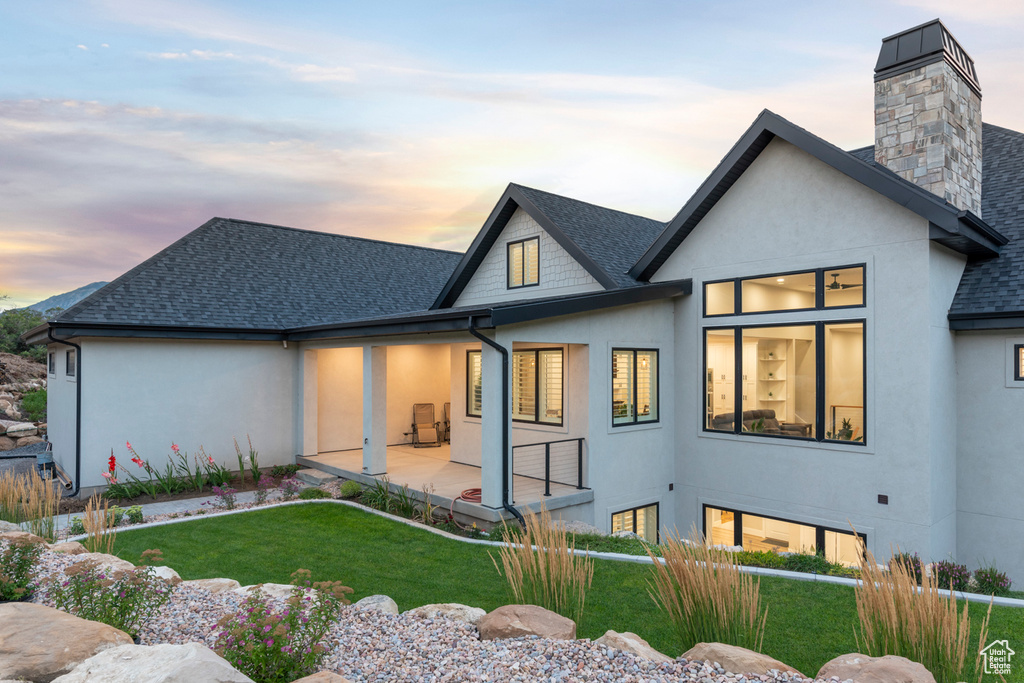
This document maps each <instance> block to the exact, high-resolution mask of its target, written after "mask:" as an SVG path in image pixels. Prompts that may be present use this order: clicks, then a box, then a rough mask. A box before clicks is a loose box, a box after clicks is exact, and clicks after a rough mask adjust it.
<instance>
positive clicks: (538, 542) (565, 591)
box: [491, 508, 594, 624]
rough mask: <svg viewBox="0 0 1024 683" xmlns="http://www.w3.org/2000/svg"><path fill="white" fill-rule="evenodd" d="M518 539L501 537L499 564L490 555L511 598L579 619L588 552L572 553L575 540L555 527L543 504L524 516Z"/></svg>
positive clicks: (589, 577)
mask: <svg viewBox="0 0 1024 683" xmlns="http://www.w3.org/2000/svg"><path fill="white" fill-rule="evenodd" d="M519 541H520V543H519V544H515V543H513V542H512V541H511V540H507V541H505V545H504V546H502V548H501V549H500V550H499V555H500V557H501V567H498V562H497V561H496V560H495V559H494V556H491V561H492V562H494V567H495V569H497V570H498V573H500V574H502V575H503V576H504V578H505V580H506V581H507V582H508V586H509V592H510V594H511V597H512V600H513V601H514V602H516V603H519V604H523V603H525V604H530V605H539V606H541V607H543V608H545V609H549V610H551V611H552V612H557V613H558V614H561V615H562V616H564V617H568V618H570V619H572V620H573V621H575V622H576V623H577V624H578V623H580V621H581V620H582V618H583V605H584V601H585V599H586V595H587V589H588V588H590V584H591V582H592V581H593V579H594V561H593V560H592V559H591V558H590V555H589V554H587V555H584V556H580V555H576V554H575V550H576V541H575V540H573V541H570V540H569V534H567V533H566V532H565V531H562V530H561V529H559V528H557V527H555V526H554V525H553V524H552V523H551V515H550V514H549V513H548V511H547V510H545V509H543V508H541V511H540V514H539V515H535V514H530V515H527V516H526V527H525V529H523V533H522V535H521V536H520V537H519ZM531 546H532V547H531Z"/></svg>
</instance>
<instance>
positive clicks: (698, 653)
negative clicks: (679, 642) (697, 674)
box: [682, 643, 807, 678]
mask: <svg viewBox="0 0 1024 683" xmlns="http://www.w3.org/2000/svg"><path fill="white" fill-rule="evenodd" d="M682 656H683V657H684V658H685V659H687V660H691V659H697V660H701V661H705V662H713V663H715V664H717V665H718V666H720V667H722V668H723V669H725V670H726V671H728V672H729V673H734V674H757V675H758V676H761V675H764V674H766V673H768V672H769V671H788V672H790V673H795V674H797V675H799V676H800V677H801V678H807V677H806V676H804V675H803V674H802V673H800V672H799V671H797V670H796V669H794V668H793V667H791V666H789V665H788V664H783V663H782V662H780V661H779V660H777V659H772V658H771V657H769V656H768V655H763V654H761V653H760V652H754V651H753V650H748V649H746V648H743V647H737V646H736V645H726V644H725V643H697V644H696V645H695V646H693V647H692V648H690V649H689V650H687V651H686V652H684V653H683V655H682Z"/></svg>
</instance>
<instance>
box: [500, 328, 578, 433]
mask: <svg viewBox="0 0 1024 683" xmlns="http://www.w3.org/2000/svg"><path fill="white" fill-rule="evenodd" d="M540 351H558V352H559V353H561V354H562V414H561V415H560V416H559V418H558V422H550V421H541V420H540V419H539V418H538V412H539V410H540V382H538V381H537V378H538V377H539V376H540V355H539V352H540ZM517 353H533V359H534V367H535V368H537V370H536V372H535V373H534V378H533V419H532V420H523V419H520V418H516V417H513V418H512V421H513V422H521V423H523V424H531V425H547V426H549V427H561V426H563V425H564V424H565V357H566V355H567V354H566V349H564V348H562V347H561V346H538V347H536V348H530V349H513V350H512V352H511V354H512V355H513V356H514V355H515V354H517ZM509 371H510V372H511V371H512V367H511V359H510V367H509ZM481 381H482V380H481ZM513 381H514V379H513ZM510 391H511V387H510ZM508 398H509V401H511V400H512V396H511V395H510V396H509V397H508ZM480 403H481V405H482V404H483V397H481V401H480ZM509 410H510V412H511V405H510V406H509Z"/></svg>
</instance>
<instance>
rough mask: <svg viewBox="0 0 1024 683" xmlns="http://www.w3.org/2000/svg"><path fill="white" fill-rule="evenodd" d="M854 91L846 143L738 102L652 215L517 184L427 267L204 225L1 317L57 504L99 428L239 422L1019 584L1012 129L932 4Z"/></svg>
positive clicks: (1018, 229)
mask: <svg viewBox="0 0 1024 683" xmlns="http://www.w3.org/2000/svg"><path fill="white" fill-rule="evenodd" d="M874 78H875V93H876V97H875V111H874V112H873V114H870V115H872V116H873V120H874V122H875V143H874V145H873V146H871V147H865V148H862V149H856V150H852V151H844V150H842V149H839V148H837V147H835V146H834V145H831V144H830V143H828V142H827V141H825V140H823V139H821V138H819V137H817V136H815V135H814V134H813V133H811V132H808V131H806V130H803V129H801V128H799V127H798V126H796V125H794V124H793V123H791V122H789V121H787V120H785V119H783V118H782V117H779V116H777V115H775V114H773V113H771V112H768V111H765V112H763V113H762V114H761V115H760V116H759V117H758V118H757V119H756V120H755V121H754V122H753V124H752V125H751V127H750V128H749V129H748V130H747V131H746V132H745V133H744V134H743V135H742V136H741V137H740V138H739V140H738V142H737V143H736V145H735V146H734V147H733V148H732V149H731V150H730V151H729V153H728V154H727V155H726V157H725V158H724V159H723V160H722V162H721V163H720V164H719V165H718V166H717V167H716V168H715V169H714V170H713V171H712V172H711V174H710V175H709V176H708V178H707V180H706V181H705V182H704V183H703V184H702V185H701V187H700V188H699V189H698V191H697V192H696V194H694V196H693V197H691V198H690V199H689V201H687V202H686V203H685V205H684V206H683V207H682V209H681V210H680V211H679V213H678V214H677V215H676V216H675V217H674V218H672V219H671V220H670V221H668V222H667V223H661V222H659V221H655V220H651V219H648V218H643V217H639V216H634V215H630V214H627V213H623V212H619V211H614V210H611V209H606V208H602V207H598V206H594V205H592V204H587V203H584V202H580V201H576V200H573V199H568V198H565V197H560V196H558V195H554V194H550V193H547V192H543V191H540V190H536V189H532V188H527V187H522V186H519V185H509V186H508V188H507V189H506V190H505V192H504V193H503V194H502V195H501V197H500V198H499V200H498V202H497V203H496V205H495V207H494V210H493V211H492V212H491V214H490V216H489V217H488V218H487V220H486V222H485V223H484V225H483V227H482V228H481V230H480V232H479V233H478V234H477V236H476V239H475V240H474V241H473V243H472V245H471V246H470V248H469V250H468V251H467V252H466V253H465V254H461V255H460V254H454V253H450V252H443V251H437V250H431V249H424V248H419V247H411V246H406V245H399V244H389V243H385V242H377V241H372V240H364V239H356V238H352V237H345V236H338V235H330V234H323V233H316V232H309V231H303V230H294V229H290V228H282V227H277V226H271V225H265V224H260V223H250V222H246V221H240V220H232V219H221V218H215V219H213V220H211V221H210V222H208V223H207V224H205V225H203V226H202V227H200V228H198V229H196V230H195V231H194V232H192V233H190V234H188V235H187V236H185V237H184V238H182V239H181V240H179V241H178V242H176V243H174V244H172V245H170V246H169V247H167V248H166V249H165V250H163V251H162V252H160V253H158V254H156V255H155V256H153V257H152V258H151V259H149V260H147V261H146V262H144V263H142V264H140V265H139V266H137V267H136V268H134V269H132V270H131V271H129V272H128V273H126V274H125V275H123V276H122V277H120V278H118V279H117V280H115V281H113V282H111V283H110V284H109V285H107V286H106V287H104V288H103V289H102V290H100V291H98V292H96V293H95V294H93V295H92V296H90V297H89V298H88V299H86V300H84V301H82V302H81V303H80V304H78V305H76V306H74V307H72V308H71V309H69V310H67V311H65V312H64V313H63V314H61V315H60V316H59V317H58V318H56V319H55V320H53V321H51V322H49V323H48V324H47V325H45V326H43V327H41V328H39V329H37V330H35V331H33V332H32V333H30V334H32V335H33V339H34V340H43V341H48V343H49V350H50V354H51V364H50V368H51V382H50V386H51V390H50V408H49V410H50V423H49V425H50V439H51V440H52V442H53V444H54V452H55V458H56V460H57V462H58V464H59V465H60V467H61V469H62V471H63V472H64V476H66V477H67V478H68V479H69V481H70V482H72V484H73V486H74V487H76V488H81V489H82V490H83V491H85V490H90V489H95V488H97V487H100V486H102V484H103V479H102V478H101V472H102V471H103V470H105V467H106V466H105V463H106V458H107V457H108V456H109V454H110V452H111V449H113V450H114V452H115V453H119V452H121V451H120V449H121V448H123V446H122V444H123V443H124V442H125V441H126V440H130V441H132V443H133V444H134V445H135V446H136V448H137V449H138V450H140V451H141V452H142V453H143V454H144V455H146V456H150V457H152V456H155V455H158V454H161V453H164V452H166V451H167V448H168V446H169V444H170V443H171V441H172V440H173V441H176V442H178V443H180V444H182V445H183V446H184V447H186V448H188V449H195V448H197V447H198V446H199V445H200V444H202V445H204V446H205V448H206V450H207V451H209V452H213V453H214V454H217V455H218V456H223V455H228V454H230V453H232V452H233V449H232V445H231V439H232V437H235V436H238V437H242V436H244V435H245V434H249V435H250V436H251V437H252V439H253V441H254V443H255V444H256V445H257V447H258V448H259V450H260V453H261V459H262V462H263V463H264V464H275V463H286V462H295V461H297V462H299V463H302V464H304V465H307V466H310V467H314V468H317V469H321V470H323V471H326V472H330V473H334V474H341V475H343V476H346V477H348V478H355V479H359V480H362V481H366V482H370V481H374V480H375V479H378V478H380V477H382V476H384V475H387V476H388V477H389V479H390V481H391V482H392V483H393V484H400V483H405V482H408V483H409V484H410V487H411V488H412V489H414V492H415V490H418V489H420V488H423V489H425V492H426V493H429V494H432V495H433V496H435V498H436V499H437V500H439V501H440V502H441V503H442V504H444V505H446V506H448V505H450V506H451V507H452V509H453V510H454V511H455V513H456V514H460V515H463V516H466V517H471V518H473V519H477V520H481V521H483V522H485V523H495V522H497V521H499V520H501V519H508V518H510V517H511V516H512V515H515V514H518V513H519V512H520V511H522V510H525V509H537V508H539V506H540V505H541V504H544V505H545V506H546V507H547V508H548V509H550V510H552V511H553V512H554V514H556V515H558V516H561V517H563V518H565V519H576V520H581V521H585V522H588V523H591V524H594V525H596V526H598V527H599V528H601V529H604V530H607V531H615V530H630V531H635V532H637V533H638V534H640V535H642V536H644V537H646V538H649V539H652V540H654V539H657V537H658V535H659V533H665V532H666V531H671V530H673V529H679V530H682V531H683V532H684V533H685V531H686V530H687V529H689V528H690V527H691V526H696V527H697V528H698V529H700V530H702V531H703V532H704V533H705V534H706V536H707V537H708V538H709V539H711V540H712V541H713V542H715V543H724V544H735V545H743V546H744V547H746V548H752V549H776V550H783V551H786V550H794V551H798V550H805V549H809V548H812V547H813V548H816V549H818V550H822V549H823V550H824V552H825V554H826V556H827V557H829V559H833V560H836V561H841V562H845V563H853V562H855V561H856V553H855V546H856V544H855V538H854V536H853V533H854V531H853V529H856V532H857V533H859V534H861V536H862V537H863V538H864V540H865V541H866V543H867V546H868V548H869V549H870V550H872V551H873V552H875V553H876V554H878V555H885V554H887V553H888V552H889V550H890V548H892V547H895V546H899V547H900V548H903V549H906V550H911V551H916V552H919V553H920V554H921V555H922V556H923V557H925V558H929V559H935V560H939V559H945V558H950V557H953V558H956V559H957V560H958V561H961V562H964V563H967V564H969V565H975V566H976V565H978V564H979V563H980V562H982V561H983V560H987V561H994V562H995V563H997V565H998V566H999V567H1000V568H1001V569H1003V570H1004V571H1007V572H1009V574H1010V575H1011V577H1014V578H1018V580H1024V544H1021V543H1019V542H1015V541H1014V539H1020V538H1021V537H1022V536H1024V498H1022V497H1021V496H1020V495H1019V491H1020V490H1021V488H1022V485H1024V472H1022V471H1021V470H1020V468H1019V467H1018V466H1017V461H1018V459H1019V453H1020V445H1019V438H1018V435H1017V432H1018V425H1019V424H1020V420H1021V415H1022V414H1024V270H1022V268H1021V266H1022V264H1024V134H1021V133H1018V132H1016V131H1012V130H1007V129H1005V128H1000V127H998V126H994V125H991V124H982V121H981V86H980V84H979V80H978V76H977V73H976V70H975V67H974V63H973V60H972V59H971V58H970V56H969V55H968V53H967V52H966V51H965V50H964V49H963V48H962V47H961V46H960V44H959V43H958V42H957V41H956V40H955V39H954V38H953V36H952V35H951V34H950V33H949V31H948V30H947V29H946V28H945V26H943V25H942V24H941V23H940V22H939V21H938V20H936V21H932V22H929V23H927V24H923V25H921V26H917V27H914V28H912V29H909V30H907V31H903V32H901V33H899V34H897V35H894V36H891V37H889V38H886V39H884V40H883V42H882V49H881V52H880V55H879V59H878V63H877V65H876V67H875V75H874ZM863 115H864V116H865V117H867V116H869V113H868V112H863ZM415 403H430V404H433V405H434V406H435V407H436V410H437V421H439V422H440V421H441V418H442V411H443V410H444V408H443V407H444V405H445V404H449V403H450V440H449V442H448V443H445V444H443V445H441V446H439V447H436V448H419V449H414V448H413V447H412V446H410V445H409V444H410V441H411V432H412V429H411V423H412V406H413V404H415ZM431 487H432V488H431ZM475 489H479V493H478V494H477V492H476V491H475ZM467 490H472V491H467ZM464 491H466V495H465V496H461V494H462V493H463V492H464ZM421 495H425V494H421Z"/></svg>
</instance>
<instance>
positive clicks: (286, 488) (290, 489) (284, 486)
mask: <svg viewBox="0 0 1024 683" xmlns="http://www.w3.org/2000/svg"><path fill="white" fill-rule="evenodd" d="M278 488H280V489H281V498H283V499H284V500H292V499H294V498H295V496H297V495H299V491H301V490H302V482H300V481H299V480H298V479H296V478H295V477H288V478H287V479H284V480H282V481H281V484H280V486H279V487H278Z"/></svg>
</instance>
